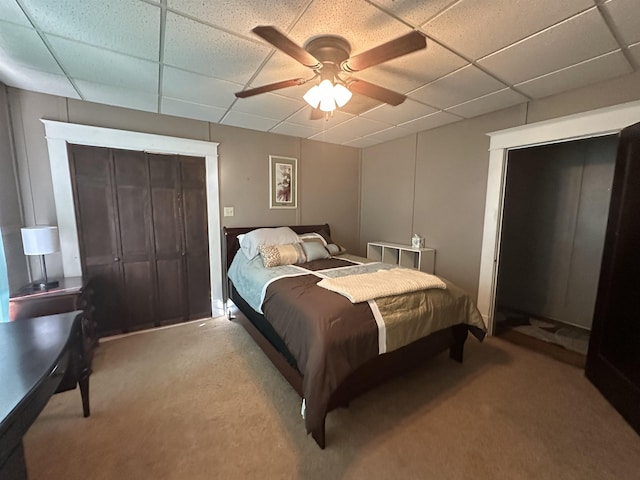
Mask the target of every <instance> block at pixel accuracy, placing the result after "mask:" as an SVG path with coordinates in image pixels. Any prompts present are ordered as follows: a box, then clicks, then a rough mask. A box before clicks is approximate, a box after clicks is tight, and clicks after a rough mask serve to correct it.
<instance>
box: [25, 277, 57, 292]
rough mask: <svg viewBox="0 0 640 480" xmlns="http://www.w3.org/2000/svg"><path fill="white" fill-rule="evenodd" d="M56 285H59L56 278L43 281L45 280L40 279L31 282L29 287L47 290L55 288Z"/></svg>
mask: <svg viewBox="0 0 640 480" xmlns="http://www.w3.org/2000/svg"><path fill="white" fill-rule="evenodd" d="M58 285H60V282H59V281H58V280H49V281H47V282H45V280H44V279H42V280H38V281H36V282H33V283H32V284H31V288H33V289H34V290H49V289H51V288H56V287H57V286H58Z"/></svg>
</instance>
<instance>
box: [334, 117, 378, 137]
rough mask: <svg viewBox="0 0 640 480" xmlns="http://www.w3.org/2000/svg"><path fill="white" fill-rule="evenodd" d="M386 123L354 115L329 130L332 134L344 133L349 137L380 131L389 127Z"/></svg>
mask: <svg viewBox="0 0 640 480" xmlns="http://www.w3.org/2000/svg"><path fill="white" fill-rule="evenodd" d="M389 126H390V125H389V124H388V123H382V122H377V121H375V120H369V119H367V118H362V117H355V118H353V119H351V120H349V121H347V122H344V123H341V124H340V125H338V126H336V127H334V128H332V129H331V130H329V132H330V133H331V134H332V135H340V134H342V133H344V134H345V135H347V136H349V137H350V138H356V137H364V136H366V135H371V134H372V133H376V132H381V131H383V130H386V129H388V128H389Z"/></svg>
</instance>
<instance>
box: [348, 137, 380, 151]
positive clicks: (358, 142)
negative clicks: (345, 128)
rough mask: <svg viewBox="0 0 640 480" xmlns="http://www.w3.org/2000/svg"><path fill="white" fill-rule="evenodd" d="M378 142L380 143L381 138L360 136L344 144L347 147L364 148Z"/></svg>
mask: <svg viewBox="0 0 640 480" xmlns="http://www.w3.org/2000/svg"><path fill="white" fill-rule="evenodd" d="M379 143H382V140H378V139H377V138H373V137H361V138H356V139H355V140H351V141H349V142H346V143H345V144H344V145H346V146H347V147H355V148H366V147H372V146H373V145H378V144H379Z"/></svg>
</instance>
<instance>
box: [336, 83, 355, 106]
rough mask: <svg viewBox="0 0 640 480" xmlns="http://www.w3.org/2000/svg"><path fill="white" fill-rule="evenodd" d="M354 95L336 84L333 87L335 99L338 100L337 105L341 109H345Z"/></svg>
mask: <svg viewBox="0 0 640 480" xmlns="http://www.w3.org/2000/svg"><path fill="white" fill-rule="evenodd" d="M352 95H353V94H352V93H351V92H350V91H349V89H348V88H347V87H345V86H344V85H341V84H339V83H336V84H335V85H334V86H333V98H335V100H336V104H337V105H338V106H339V107H344V106H345V105H346V104H347V102H348V101H349V100H351V96H352Z"/></svg>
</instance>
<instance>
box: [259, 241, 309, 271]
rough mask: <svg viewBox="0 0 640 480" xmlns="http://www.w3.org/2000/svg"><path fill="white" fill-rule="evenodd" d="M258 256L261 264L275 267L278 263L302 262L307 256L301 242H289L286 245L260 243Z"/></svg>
mask: <svg viewBox="0 0 640 480" xmlns="http://www.w3.org/2000/svg"><path fill="white" fill-rule="evenodd" d="M258 248H259V250H260V256H261V257H262V264H263V265H264V266H265V267H266V268H269V267H277V266H279V265H294V264H296V263H304V262H306V261H307V257H306V256H305V254H304V250H303V249H302V244H300V243H291V244H288V245H269V246H266V245H260V247H258Z"/></svg>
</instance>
